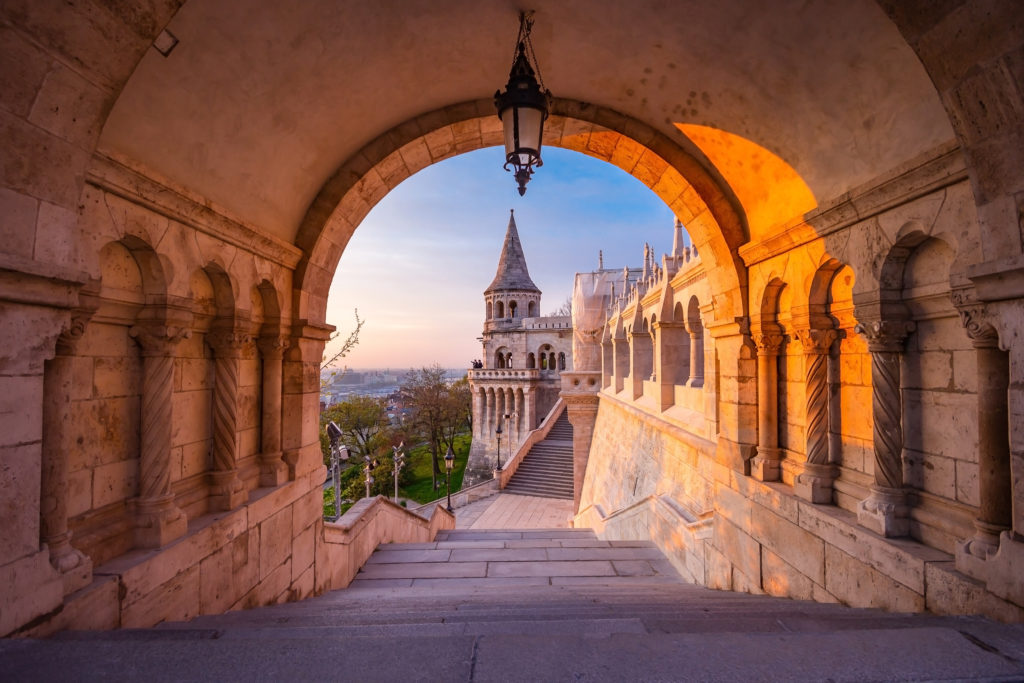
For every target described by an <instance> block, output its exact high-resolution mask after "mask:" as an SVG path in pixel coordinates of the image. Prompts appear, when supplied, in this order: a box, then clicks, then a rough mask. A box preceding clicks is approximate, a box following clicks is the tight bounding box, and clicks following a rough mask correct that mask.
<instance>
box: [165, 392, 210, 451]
mask: <svg viewBox="0 0 1024 683" xmlns="http://www.w3.org/2000/svg"><path fill="white" fill-rule="evenodd" d="M171 405H172V410H173V411H174V422H173V427H172V428H171V443H172V444H174V445H184V444H187V443H191V442H194V441H197V440H199V439H204V438H206V437H207V436H209V435H210V434H211V430H212V422H211V421H212V419H213V418H212V417H211V415H212V412H211V411H212V406H211V397H210V392H208V391H187V392H180V393H176V394H174V396H173V398H172V399H171Z"/></svg>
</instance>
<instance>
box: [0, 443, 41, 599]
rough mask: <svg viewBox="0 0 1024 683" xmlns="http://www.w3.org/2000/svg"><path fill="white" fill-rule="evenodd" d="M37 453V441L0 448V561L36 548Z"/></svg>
mask: <svg viewBox="0 0 1024 683" xmlns="http://www.w3.org/2000/svg"><path fill="white" fill-rule="evenodd" d="M40 457H41V455H40V447H39V444H38V443H34V444H32V443H29V444H25V445H22V446H8V447H5V448H0V519H2V520H3V522H2V523H3V533H0V565H4V564H7V563H9V562H13V561H15V560H17V559H19V558H21V557H24V556H26V555H30V554H33V553H36V552H38V550H39V491H40V488H39V487H40V483H39V482H40V479H39V478H40V474H39V472H40V468H39V463H40ZM2 585H9V584H3V583H0V586H2Z"/></svg>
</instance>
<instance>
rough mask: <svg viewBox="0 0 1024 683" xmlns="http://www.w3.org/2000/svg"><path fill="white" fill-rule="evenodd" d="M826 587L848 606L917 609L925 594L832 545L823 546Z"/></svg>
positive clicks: (904, 610) (922, 607) (906, 610)
mask: <svg viewBox="0 0 1024 683" xmlns="http://www.w3.org/2000/svg"><path fill="white" fill-rule="evenodd" d="M825 589H826V590H827V591H828V592H829V593H831V594H832V595H834V596H836V597H837V598H838V599H839V600H840V601H842V602H843V603H845V604H847V605H850V606H851V607H881V608H883V609H886V610H889V611H893V612H920V611H921V610H923V609H924V595H923V594H922V593H915V592H914V591H912V590H910V589H909V588H907V587H906V586H905V585H903V584H902V583H899V582H898V581H894V580H893V579H891V578H889V577H888V576H886V575H884V574H882V573H881V572H879V571H877V570H875V569H872V568H871V567H869V566H868V565H866V564H864V563H863V562H861V561H859V560H856V559H854V558H853V557H851V556H850V555H847V554H846V553H844V552H843V551H841V550H839V549H837V548H836V547H835V546H831V545H826V546H825Z"/></svg>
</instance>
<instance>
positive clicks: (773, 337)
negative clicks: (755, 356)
mask: <svg viewBox="0 0 1024 683" xmlns="http://www.w3.org/2000/svg"><path fill="white" fill-rule="evenodd" d="M785 339H786V337H785V336H784V335H781V334H755V335H754V344H755V345H756V346H757V352H758V353H759V354H761V355H772V356H775V355H778V353H779V349H781V348H782V342H783V341H785Z"/></svg>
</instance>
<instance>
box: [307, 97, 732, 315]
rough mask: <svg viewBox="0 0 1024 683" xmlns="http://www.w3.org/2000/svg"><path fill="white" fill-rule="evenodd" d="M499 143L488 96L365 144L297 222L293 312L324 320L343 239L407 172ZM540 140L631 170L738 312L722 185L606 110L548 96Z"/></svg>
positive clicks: (657, 137) (676, 149)
mask: <svg viewBox="0 0 1024 683" xmlns="http://www.w3.org/2000/svg"><path fill="white" fill-rule="evenodd" d="M501 144H502V132H501V122H500V120H499V119H498V118H497V116H495V114H494V111H493V107H492V105H491V103H490V101H488V100H477V101H474V102H466V103H462V104H458V105H452V106H450V107H446V108H444V109H440V110H436V111H433V112H429V113H427V114H423V115H421V116H418V117H416V118H414V119H412V120H410V121H407V122H405V123H403V124H401V125H399V126H396V127H395V128H392V129H391V130H389V131H387V132H386V133H384V134H383V135H381V136H379V137H378V138H377V139H375V140H374V141H372V142H370V143H369V144H368V145H366V146H365V147H363V148H362V149H361V150H360V151H359V152H358V153H357V154H356V155H355V156H353V157H352V158H350V159H348V160H347V161H346V162H345V163H343V164H342V165H341V166H340V167H339V168H338V169H337V171H335V173H334V174H333V175H332V176H331V178H330V179H329V180H328V181H327V183H325V184H324V186H323V187H322V188H321V190H320V192H319V193H318V194H317V197H316V199H315V200H314V201H313V203H312V205H311V206H310V209H309V211H308V212H307V213H306V216H305V218H304V220H303V222H302V225H301V227H300V228H299V232H298V235H297V237H296V245H297V246H299V247H300V248H301V249H302V250H303V252H304V253H305V257H304V258H303V259H302V261H301V262H300V263H299V265H298V267H297V268H296V277H295V282H296V288H295V297H296V298H295V301H294V303H295V311H296V317H297V318H298V319H301V320H307V321H309V322H311V323H314V324H320V323H323V322H324V314H325V309H326V304H327V291H328V289H329V288H330V283H331V280H332V279H333V277H334V271H335V269H336V268H337V264H338V261H339V259H340V258H341V254H342V253H343V251H344V249H345V245H346V244H347V243H348V240H349V238H350V237H351V236H352V234H353V233H354V232H355V230H356V228H357V227H358V225H359V224H360V222H361V221H362V219H363V218H364V217H365V216H366V214H367V213H369V211H370V209H371V208H373V206H374V205H375V204H376V203H377V202H379V201H380V200H381V199H382V198H383V197H384V196H385V195H386V194H387V193H388V192H389V191H390V190H391V189H393V188H394V187H396V186H397V185H398V184H399V183H401V182H402V181H403V180H405V179H406V178H408V177H409V176H411V175H412V174H413V173H415V172H417V171H419V170H421V169H423V168H425V167H427V166H429V165H430V164H433V163H437V162H439V161H443V160H444V159H447V158H450V157H452V156H455V155H457V154H461V153H464V152H469V151H473V150H476V149H482V148H484V147H491V146H498V145H501ZM545 144H547V145H550V146H557V147H563V148H565V149H570V150H574V151H577V152H581V153H583V154H587V155H588V156H592V157H594V158H596V159H601V160H603V161H607V162H608V163H611V164H613V165H615V166H618V167H619V168H621V169H623V170H624V171H626V172H627V173H629V174H631V175H633V176H634V177H635V178H637V179H638V180H640V181H641V182H642V183H644V184H645V185H647V187H649V188H650V189H651V191H652V192H654V193H655V194H656V195H658V197H659V198H661V199H662V200H663V201H664V202H665V203H666V204H667V205H668V206H669V207H670V208H671V209H672V211H673V213H675V215H676V216H677V217H678V218H679V219H680V220H681V221H682V222H683V223H684V224H685V225H686V226H687V230H688V231H689V232H690V234H691V236H692V237H693V240H694V244H695V246H696V247H697V249H698V250H699V251H700V252H701V253H702V254H703V255H704V258H705V259H706V263H707V264H708V273H709V277H712V278H713V280H714V282H715V284H716V285H717V286H716V290H717V291H719V292H720V296H719V299H718V300H717V301H716V315H717V316H718V317H719V318H720V319H722V320H733V319H735V318H736V317H740V316H743V315H745V312H746V310H745V306H746V303H745V302H746V296H745V293H746V276H745V269H744V267H743V264H742V261H741V260H740V258H739V256H738V248H739V246H740V245H741V244H743V243H745V242H746V241H747V239H748V237H749V235H748V232H747V229H746V226H745V224H744V222H743V218H742V213H741V212H740V211H738V210H737V208H736V204H735V202H734V199H733V198H732V197H731V195H730V194H729V191H728V190H727V189H725V188H723V187H722V186H721V185H720V184H719V183H718V182H717V181H716V180H715V179H713V178H712V177H711V176H710V175H709V174H708V172H707V171H705V170H704V167H703V166H701V164H700V163H699V162H698V160H697V159H696V158H694V156H692V155H691V154H690V153H688V152H687V151H685V150H684V149H683V148H682V147H681V146H680V145H678V144H676V143H675V142H673V141H672V140H671V139H669V138H668V137H666V136H664V135H663V134H661V133H659V132H657V131H655V130H654V129H652V128H650V127H648V126H647V125H645V124H643V123H641V122H639V121H636V120H634V119H630V118H628V117H626V116H623V115H622V114H619V113H617V112H614V111H612V110H609V109H606V108H603V107H597V106H593V105H589V104H586V103H582V102H577V101H574V100H566V99H555V100H554V101H553V104H552V115H551V117H550V119H549V122H548V124H547V126H546V129H545Z"/></svg>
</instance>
